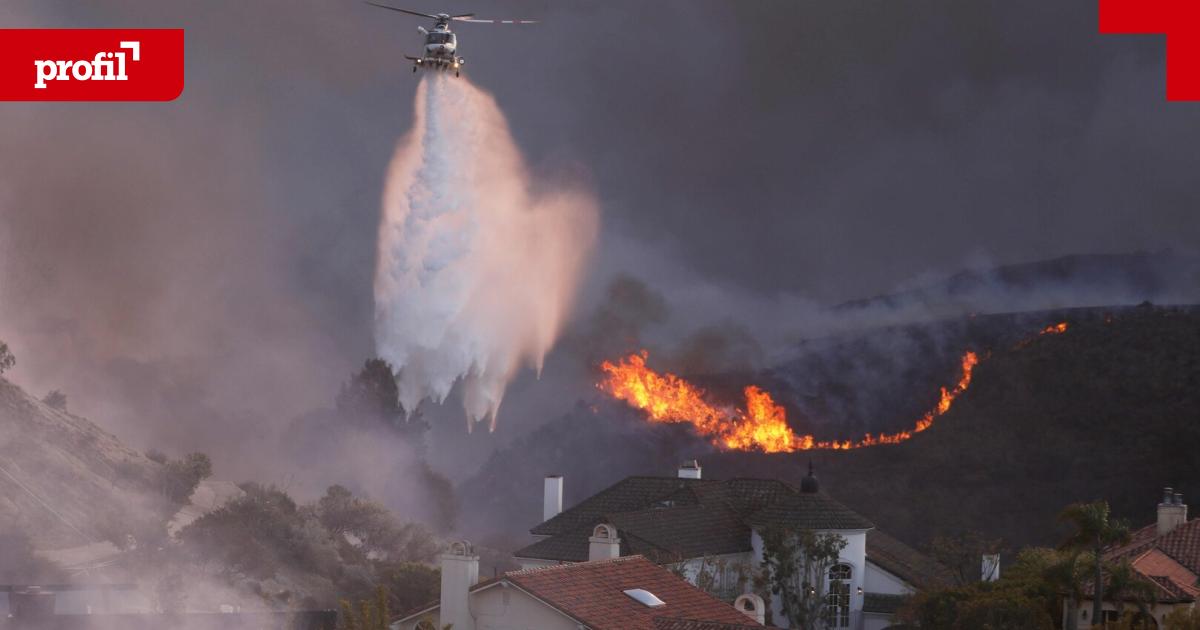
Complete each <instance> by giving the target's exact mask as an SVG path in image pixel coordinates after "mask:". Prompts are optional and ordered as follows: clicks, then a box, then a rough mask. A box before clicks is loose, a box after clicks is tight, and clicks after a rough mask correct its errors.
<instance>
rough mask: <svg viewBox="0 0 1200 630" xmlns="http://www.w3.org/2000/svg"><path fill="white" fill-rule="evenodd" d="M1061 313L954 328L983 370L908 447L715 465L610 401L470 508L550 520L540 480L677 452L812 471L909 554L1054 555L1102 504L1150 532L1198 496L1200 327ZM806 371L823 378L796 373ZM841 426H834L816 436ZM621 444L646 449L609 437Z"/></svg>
mask: <svg viewBox="0 0 1200 630" xmlns="http://www.w3.org/2000/svg"><path fill="white" fill-rule="evenodd" d="M1054 315H1055V316H1064V317H1065V318H1066V319H1067V320H1068V321H1069V323H1070V327H1069V330H1068V332H1067V333H1065V334H1061V335H1047V336H1041V337H1035V338H1033V339H1032V341H1029V342H1022V341H1021V337H1022V336H1025V337H1028V331H1030V330H1035V331H1036V330H1037V328H1030V324H1031V322H1033V321H1036V320H1037V318H1033V319H1030V317H1028V316H1022V317H1012V316H1006V317H1004V318H996V319H991V320H986V319H985V318H978V320H977V321H971V322H968V323H967V324H966V325H961V326H956V330H955V332H954V335H952V336H953V338H955V339H956V341H957V340H960V339H961V340H963V341H964V342H966V343H969V344H970V345H971V346H972V347H975V348H976V349H977V350H979V351H980V352H983V353H987V355H986V358H985V360H984V361H983V362H982V363H981V364H980V365H979V366H978V367H977V368H976V371H975V379H974V382H973V384H972V385H971V387H970V388H969V389H968V391H967V392H966V393H965V394H964V395H962V396H961V397H960V398H959V399H958V400H957V401H956V403H955V405H954V407H953V408H952V409H951V410H950V412H949V413H948V414H946V415H945V416H943V417H941V418H940V419H938V421H937V423H936V424H935V425H934V426H933V428H932V429H930V430H929V431H926V432H924V433H921V434H919V435H918V436H916V437H915V438H914V439H912V440H910V441H908V442H905V443H903V444H898V445H891V446H879V447H873V448H868V449H862V450H856V451H850V452H798V453H791V454H775V455H767V454H763V453H755V452H714V451H713V450H712V449H711V448H708V447H707V446H704V445H700V444H698V443H696V442H694V441H692V442H687V441H681V440H684V438H679V437H677V436H678V430H679V429H680V427H677V426H662V425H655V426H650V425H646V424H644V423H643V424H642V426H639V427H637V431H638V432H637V433H636V434H634V433H632V431H633V429H631V428H630V426H629V425H630V423H631V422H637V421H636V420H630V417H629V416H630V414H631V413H633V412H631V411H630V410H628V409H624V408H621V407H620V406H618V405H614V404H613V403H611V402H607V401H606V402H600V403H597V404H596V405H595V406H594V407H593V410H592V411H591V412H590V413H589V416H590V418H591V421H590V422H589V421H582V420H580V419H579V418H565V419H563V420H559V421H556V422H552V423H550V425H548V426H547V427H545V428H543V429H542V430H539V431H538V432H536V433H534V434H532V435H530V436H528V437H527V438H526V439H524V440H522V441H520V442H519V443H518V445H517V448H516V449H513V450H509V451H503V452H500V453H497V454H496V455H495V456H494V457H493V458H492V459H491V460H490V461H489V462H488V463H487V465H485V466H484V468H483V470H482V471H481V473H480V475H478V476H477V477H475V478H474V479H472V480H470V481H469V482H468V483H466V484H464V485H463V487H462V496H463V500H464V502H466V503H467V504H474V502H475V501H479V502H480V504H481V505H487V504H489V503H488V502H487V501H486V497H488V496H492V497H495V496H506V497H509V498H510V499H511V500H510V501H508V502H506V503H505V504H504V505H499V506H494V507H495V508H497V511H496V512H494V513H492V514H493V515H494V516H495V518H492V519H487V521H488V522H491V523H495V522H501V523H504V522H509V523H511V522H513V521H515V522H516V523H518V524H523V523H528V524H529V525H530V526H531V525H532V524H534V522H535V521H536V520H537V519H538V516H539V514H540V511H539V510H538V509H537V508H538V503H537V502H538V501H539V500H540V491H539V489H538V486H537V483H536V482H537V479H538V475H540V474H542V473H550V472H555V473H563V474H565V475H566V487H567V491H568V494H569V495H571V496H573V497H575V498H580V497H582V496H587V495H589V494H591V493H593V492H595V491H597V490H599V489H600V488H602V487H603V485H604V484H605V483H608V480H611V479H616V478H620V477H623V476H625V475H628V474H639V473H645V472H655V473H656V474H673V471H674V466H675V464H676V463H677V460H678V459H679V457H678V455H679V454H681V453H687V454H690V455H692V456H697V457H699V458H700V459H701V461H702V463H703V465H704V474H705V476H712V477H716V478H729V477H734V476H763V477H778V478H783V479H788V480H792V481H798V480H799V479H800V478H801V477H802V476H803V474H804V473H805V470H806V467H807V464H808V462H809V461H810V460H812V461H813V462H815V464H816V466H817V468H818V471H819V476H820V477H821V478H822V482H823V485H824V487H825V488H826V489H827V490H828V491H829V492H830V493H831V494H832V495H833V496H835V497H836V498H838V499H841V500H843V501H844V502H846V503H847V504H849V505H850V506H852V507H854V508H855V509H857V510H859V511H860V512H862V513H863V514H865V515H866V516H868V517H870V518H871V519H872V520H874V521H875V522H876V523H879V524H880V526H881V527H882V528H884V529H886V530H887V531H889V532H890V533H893V534H895V535H897V536H899V537H901V538H902V539H904V540H906V541H911V542H914V543H917V544H922V543H927V542H928V541H929V540H931V539H932V537H934V536H936V535H938V534H941V533H952V532H956V531H962V530H978V531H981V532H984V533H986V534H988V535H991V536H995V537H1002V538H1004V539H1005V540H1006V541H1008V542H1009V544H1011V545H1024V544H1035V543H1036V544H1049V543H1053V542H1055V541H1056V540H1057V538H1058V536H1059V533H1058V532H1057V531H1056V529H1055V528H1056V525H1055V516H1056V514H1057V512H1058V511H1059V510H1060V509H1061V508H1062V507H1063V506H1064V505H1066V504H1067V503H1069V502H1072V501H1078V500H1087V499H1093V498H1098V497H1103V498H1107V499H1108V500H1110V501H1111V502H1112V504H1113V507H1114V509H1115V511H1116V512H1117V514H1118V515H1119V516H1123V517H1127V518H1130V519H1132V520H1133V521H1134V522H1135V523H1143V522H1146V521H1148V520H1149V519H1152V518H1153V513H1154V512H1153V510H1154V502H1155V498H1156V496H1158V492H1159V491H1160V489H1161V487H1162V486H1164V485H1172V486H1175V487H1180V488H1183V489H1184V491H1185V492H1186V491H1188V490H1189V489H1193V488H1194V489H1196V491H1200V457H1197V456H1196V454H1197V453H1200V423H1198V422H1197V420H1200V313H1198V312H1196V311H1194V310H1188V309H1164V308H1155V307H1148V306H1147V307H1137V308H1120V309H1116V308H1114V309H1091V310H1073V311H1069V312H1067V313H1066V314H1065V315H1062V314H1054ZM1038 317H1044V315H1041V316H1038ZM938 325H944V324H938ZM930 326H934V325H930ZM1017 330H1021V331H1024V332H1023V333H1022V335H1018V334H1016V332H1015V331H1017ZM929 336H931V337H938V338H940V337H941V335H940V333H934V332H929ZM951 345H953V344H951ZM856 347H857V346H856V344H854V343H849V344H848V345H847V348H850V349H853V348H856ZM955 347H957V346H955ZM827 356H829V357H834V359H836V357H835V356H834V355H827ZM950 356H951V357H952V356H953V354H951V355H950ZM834 359H831V360H834ZM939 361H940V359H939ZM806 366H807V367H812V366H813V364H812V363H811V362H805V363H799V364H796V365H793V366H790V367H789V368H788V369H803V368H805V367H806ZM783 372H786V370H783ZM838 373H839V372H838V371H837V370H828V374H838ZM928 373H929V374H932V375H933V376H929V375H925V374H918V375H917V377H914V378H917V380H918V381H923V382H915V383H910V387H911V388H913V389H914V391H915V392H916V393H915V394H912V396H913V397H914V400H917V401H918V402H917V403H915V404H914V403H912V402H911V401H909V400H904V401H901V402H903V404H902V405H899V406H901V407H908V406H911V407H913V409H921V408H928V407H927V406H926V405H927V403H922V402H920V401H922V400H924V399H925V398H927V397H929V396H936V391H937V388H938V386H939V385H940V384H944V383H946V382H948V380H947V377H948V376H949V374H950V373H947V374H946V375H941V376H938V370H930V371H928ZM846 374H849V375H853V376H855V377H856V378H855V379H854V380H850V381H847V382H837V381H836V379H834V380H833V381H831V382H822V384H821V385H820V388H823V389H822V392H823V391H824V390H825V389H833V390H838V389H847V388H849V389H853V388H859V389H863V390H868V389H870V388H871V387H872V381H871V379H862V378H859V377H861V376H862V375H861V373H860V372H859V371H858V370H848V371H846ZM760 376H762V375H760ZM768 376H770V377H771V378H772V380H773V383H768V384H767V385H768V389H771V386H772V384H773V385H777V386H781V387H785V386H786V385H787V383H788V381H789V379H787V378H784V376H787V374H786V373H781V371H780V370H776V371H774V373H773V374H771V375H768ZM739 378H740V377H737V378H732V379H721V380H739ZM749 378H752V376H751V377H749ZM709 380H717V379H715V377H714V378H712V379H709ZM796 380H802V379H797V378H793V379H791V381H792V382H795V381H796ZM741 382H743V383H744V382H746V381H744V380H743V381H741ZM889 387H892V385H889ZM717 389H720V388H715V389H714V391H716V390H717ZM822 392H818V397H820V396H823V395H824V393H822ZM784 394H785V395H784V396H783V397H784V398H787V397H788V396H789V395H792V394H794V392H792V393H791V394H789V393H788V392H784ZM905 413H908V412H907V411H906V412H905ZM905 417H907V416H905ZM852 424H854V426H857V424H855V423H852ZM568 427H569V428H570V431H569V432H570V434H571V436H572V440H571V444H573V445H575V448H569V449H564V448H563V445H562V443H561V440H560V438H561V435H562V434H563V433H564V432H565V431H567V429H568ZM831 427H832V428H836V427H835V426H834V423H833V422H832V420H831V421H829V422H828V424H826V425H823V426H822V427H821V428H822V429H829V428H831ZM801 428H804V427H801ZM618 434H624V435H627V436H631V437H632V438H633V440H636V443H634V444H632V445H628V444H630V442H629V438H627V439H626V441H625V442H624V443H622V441H621V440H617V439H614V436H615V435H618ZM849 434H853V431H851V432H850V433H849ZM849 434H848V435H849ZM633 436H636V437H633ZM821 437H824V438H829V437H837V436H834V435H822V436H821ZM842 437H846V436H842ZM614 444H622V445H621V446H620V447H617V446H613V445H614ZM689 449H690V450H689ZM597 469H600V470H603V471H604V473H605V474H603V475H597V474H595V471H596V470H597ZM491 503H492V504H494V503H495V502H494V501H493V502H491ZM568 503H570V500H568ZM524 527H525V526H523V525H517V526H516V527H514V528H513V531H518V530H520V529H523V528H524Z"/></svg>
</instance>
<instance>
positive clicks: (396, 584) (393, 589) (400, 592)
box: [376, 562, 442, 612]
mask: <svg viewBox="0 0 1200 630" xmlns="http://www.w3.org/2000/svg"><path fill="white" fill-rule="evenodd" d="M376 573H377V574H379V577H380V579H381V581H382V582H383V583H384V584H386V585H387V590H388V593H389V595H390V597H391V605H392V610H395V611H397V612H404V611H409V610H413V609H415V608H416V607H417V606H421V605H422V604H427V603H429V602H431V601H433V600H435V599H437V598H438V593H439V591H440V589H441V578H442V572H441V571H440V570H439V569H437V568H435V567H431V566H429V565H427V564H421V563H419V562H395V563H387V564H378V565H376Z"/></svg>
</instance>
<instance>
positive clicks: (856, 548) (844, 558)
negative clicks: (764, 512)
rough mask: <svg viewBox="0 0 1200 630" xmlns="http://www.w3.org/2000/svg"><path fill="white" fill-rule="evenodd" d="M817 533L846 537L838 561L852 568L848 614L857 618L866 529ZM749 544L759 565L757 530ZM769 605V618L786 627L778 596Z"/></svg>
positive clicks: (752, 533) (779, 625) (864, 555)
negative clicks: (844, 545) (844, 546)
mask: <svg viewBox="0 0 1200 630" xmlns="http://www.w3.org/2000/svg"><path fill="white" fill-rule="evenodd" d="M817 533H819V534H837V535H839V536H841V537H842V538H845V539H846V548H845V549H842V553H841V555H840V557H839V558H838V562H840V563H843V564H848V565H850V567H851V568H852V569H853V572H852V573H851V575H850V615H851V617H852V618H858V617H859V616H860V615H861V613H862V607H863V596H862V594H861V593H862V591H863V589H864V588H865V587H864V584H863V581H864V579H865V577H866V572H867V571H866V567H867V532H866V530H853V531H847V530H839V531H831V532H817ZM750 544H751V546H752V547H753V548H754V551H753V552H752V553H753V558H754V563H755V566H759V565H761V563H762V550H763V539H762V536H761V535H759V533H758V530H754V531H752V532H751V533H750ZM770 607H771V618H772V619H773V620H774V623H775V625H776V626H778V627H781V628H784V627H788V626H786V625H785V624H784V621H783V619H784V617H783V609H782V608H781V606H780V603H779V598H778V597H772V598H771V602H770ZM852 625H853V624H852Z"/></svg>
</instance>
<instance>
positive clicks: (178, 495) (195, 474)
mask: <svg viewBox="0 0 1200 630" xmlns="http://www.w3.org/2000/svg"><path fill="white" fill-rule="evenodd" d="M212 470H213V469H212V460H211V459H209V458H208V455H205V454H204V453H188V454H187V455H184V456H183V459H177V460H168V461H167V462H166V463H165V464H163V469H162V473H161V479H160V483H161V487H162V492H163V495H165V496H166V497H167V498H168V499H170V500H171V501H173V502H174V503H177V504H183V503H187V502H188V500H189V499H190V498H191V496H192V493H193V492H195V490H196V486H198V485H200V482H201V481H204V480H205V479H208V478H209V477H211V476H212Z"/></svg>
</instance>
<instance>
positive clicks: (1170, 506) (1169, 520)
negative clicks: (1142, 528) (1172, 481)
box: [1158, 488, 1187, 536]
mask: <svg viewBox="0 0 1200 630" xmlns="http://www.w3.org/2000/svg"><path fill="white" fill-rule="evenodd" d="M1184 523H1187V505H1186V504H1185V503H1184V502H1183V495H1182V494H1180V493H1178V492H1171V488H1163V498H1162V503H1159V504H1158V535H1159V536H1162V535H1164V534H1169V533H1171V532H1172V531H1175V528H1176V527H1179V526H1180V525H1183V524H1184Z"/></svg>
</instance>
